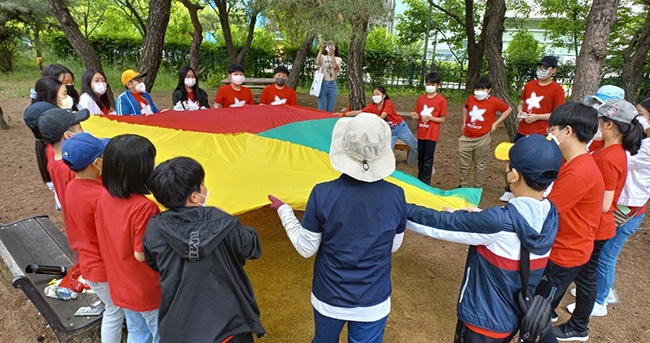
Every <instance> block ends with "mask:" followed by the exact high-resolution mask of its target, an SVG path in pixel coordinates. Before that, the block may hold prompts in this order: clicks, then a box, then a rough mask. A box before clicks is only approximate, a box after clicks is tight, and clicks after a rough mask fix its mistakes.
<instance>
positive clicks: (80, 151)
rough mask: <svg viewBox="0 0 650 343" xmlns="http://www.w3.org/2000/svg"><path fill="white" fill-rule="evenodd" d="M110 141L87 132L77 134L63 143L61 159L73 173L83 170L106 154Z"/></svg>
mask: <svg viewBox="0 0 650 343" xmlns="http://www.w3.org/2000/svg"><path fill="white" fill-rule="evenodd" d="M108 141H109V139H108V138H104V139H99V138H97V137H95V136H93V135H91V134H90V133H87V132H84V133H79V134H76V135H74V136H72V137H70V138H68V139H66V140H65V141H63V145H62V146H61V158H62V159H63V162H65V164H67V165H68V166H69V167H70V169H72V170H73V171H79V170H83V169H85V168H86V167H88V166H89V165H90V164H91V163H93V161H94V160H95V159H96V158H97V157H99V156H101V155H102V154H103V153H104V148H106V144H108Z"/></svg>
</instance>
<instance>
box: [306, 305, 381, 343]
mask: <svg viewBox="0 0 650 343" xmlns="http://www.w3.org/2000/svg"><path fill="white" fill-rule="evenodd" d="M387 319H388V316H386V317H384V318H382V319H380V320H378V321H374V322H353V321H345V320H339V319H334V318H330V317H326V316H324V315H322V314H320V313H318V311H316V310H315V309H314V324H315V327H316V334H315V335H314V339H313V340H312V343H338V341H339V335H340V334H341V330H343V325H345V323H348V343H381V342H382V341H383V339H384V328H386V320H387Z"/></svg>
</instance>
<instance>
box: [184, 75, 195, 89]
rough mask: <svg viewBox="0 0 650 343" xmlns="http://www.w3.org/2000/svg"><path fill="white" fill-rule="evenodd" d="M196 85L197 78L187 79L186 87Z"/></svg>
mask: <svg viewBox="0 0 650 343" xmlns="http://www.w3.org/2000/svg"><path fill="white" fill-rule="evenodd" d="M195 84H196V78H193V77H192V78H190V77H188V78H185V86H187V87H194V85H195Z"/></svg>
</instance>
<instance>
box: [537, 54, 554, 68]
mask: <svg viewBox="0 0 650 343" xmlns="http://www.w3.org/2000/svg"><path fill="white" fill-rule="evenodd" d="M540 64H541V65H543V66H545V67H550V68H557V58H555V57H553V56H544V58H542V60H541V61H539V63H537V65H540Z"/></svg>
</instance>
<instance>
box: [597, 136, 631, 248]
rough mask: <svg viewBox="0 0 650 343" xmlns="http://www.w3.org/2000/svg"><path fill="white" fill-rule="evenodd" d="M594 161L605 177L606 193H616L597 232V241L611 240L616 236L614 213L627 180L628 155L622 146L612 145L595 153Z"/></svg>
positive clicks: (602, 217) (601, 219)
mask: <svg viewBox="0 0 650 343" xmlns="http://www.w3.org/2000/svg"><path fill="white" fill-rule="evenodd" d="M593 156H594V161H596V164H597V165H598V169H600V173H601V174H602V175H603V181H604V183H605V190H606V191H614V200H613V201H612V204H611V205H610V206H609V210H608V211H607V212H605V213H601V218H600V227H599V228H598V231H596V240H597V241H602V240H605V239H610V238H612V237H614V236H615V235H616V223H615V221H614V213H613V212H614V211H615V210H616V208H617V207H618V198H619V197H620V196H621V192H622V191H623V186H624V185H625V179H627V155H626V154H625V149H623V145H621V144H612V145H610V146H608V147H606V148H602V149H600V150H596V151H594V153H593Z"/></svg>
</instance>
